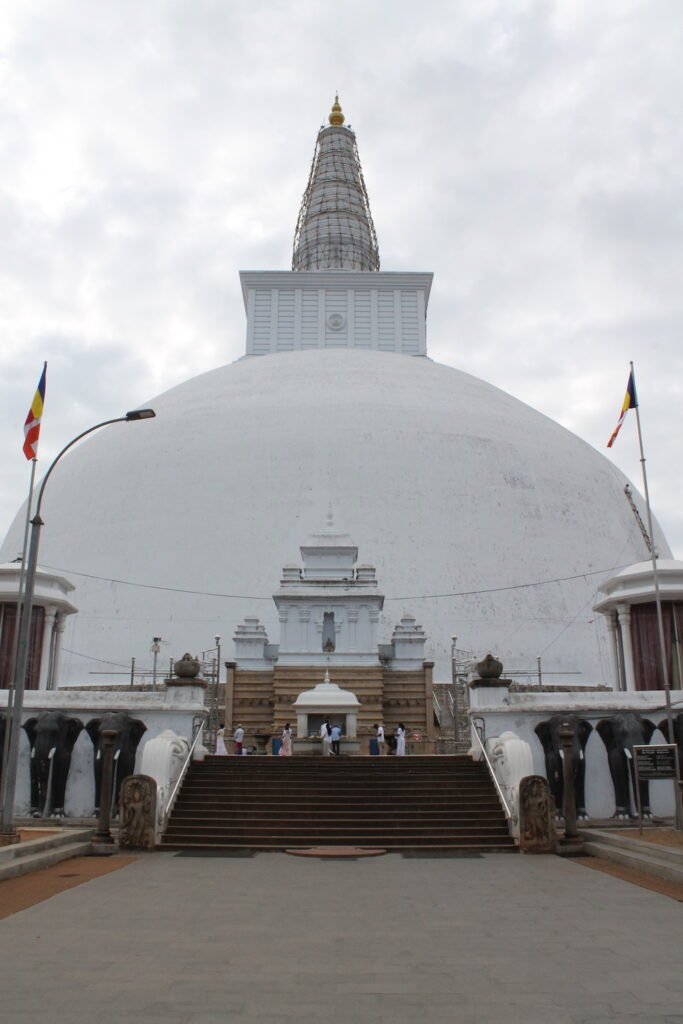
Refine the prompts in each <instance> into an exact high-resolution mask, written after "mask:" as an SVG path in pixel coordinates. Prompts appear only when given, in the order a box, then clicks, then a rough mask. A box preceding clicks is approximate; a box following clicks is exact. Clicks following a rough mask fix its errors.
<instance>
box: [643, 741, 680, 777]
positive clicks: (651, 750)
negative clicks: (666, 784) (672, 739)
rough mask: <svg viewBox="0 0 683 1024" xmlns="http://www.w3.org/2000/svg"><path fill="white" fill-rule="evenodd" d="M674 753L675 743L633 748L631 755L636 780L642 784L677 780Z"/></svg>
mask: <svg viewBox="0 0 683 1024" xmlns="http://www.w3.org/2000/svg"><path fill="white" fill-rule="evenodd" d="M676 753H677V751H676V744H675V743H661V744H652V746H647V747H646V746H640V745H636V746H634V748H633V754H634V757H635V762H636V770H637V772H638V778H639V779H641V780H642V781H643V782H646V781H647V782H652V781H653V780H654V779H676V778H678V770H677V757H676Z"/></svg>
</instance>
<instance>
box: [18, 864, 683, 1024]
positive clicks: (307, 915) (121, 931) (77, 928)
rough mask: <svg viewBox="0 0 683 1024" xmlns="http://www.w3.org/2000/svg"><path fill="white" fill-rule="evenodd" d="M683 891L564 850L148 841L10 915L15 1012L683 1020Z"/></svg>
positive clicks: (251, 1019) (163, 1017) (162, 1021)
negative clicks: (649, 884) (157, 848)
mask: <svg viewBox="0 0 683 1024" xmlns="http://www.w3.org/2000/svg"><path fill="white" fill-rule="evenodd" d="M682 946H683V904H680V903H677V902H675V901H674V900H671V899H669V898H667V897H665V896H660V895H658V894H657V893H653V892H649V891H647V890H645V889H640V888H637V887H636V886H633V885H630V884H628V883H627V882H623V881H621V880H619V879H615V878H611V877H608V876H605V875H602V874H601V873H599V872H596V871H590V870H587V869H586V868H583V867H581V866H580V865H578V864H573V863H571V862H568V861H564V860H562V859H560V858H559V857H530V856H527V857H523V856H518V855H515V854H508V855H505V854H502V855H501V854H498V855H496V854H488V855H486V856H476V855H475V856H471V857H461V858H458V857H428V856H425V857H419V856H417V857H412V856H411V857H407V856H406V857H404V856H402V855H400V854H390V855H387V856H385V857H377V858H367V859H363V860H357V861H350V860H346V861H343V860H328V861H319V860H311V859H306V858H300V857H289V856H286V855H285V854H278V853H261V854H257V855H255V856H253V857H236V856H232V857H220V856H215V855H213V856H211V855H209V856H187V855H179V854H173V853H158V854H151V855H144V856H142V857H141V858H140V859H139V860H138V861H136V862H135V863H133V864H131V865H129V866H128V867H124V868H122V869H121V870H120V871H115V872H114V873H112V874H109V875H104V876H102V877H100V878H97V879H94V880H93V881H90V882H87V883H85V884H83V885H81V886H78V887H77V888H75V889H71V890H69V891H67V892H64V893H61V894H60V895H58V896H55V897H53V898H52V899H50V900H47V901H46V902H44V903H41V904H38V905H36V906H34V907H31V908H29V909H28V910H24V911H21V912H20V913H18V914H15V915H13V916H12V917H8V918H6V919H5V920H4V921H2V922H0V1017H1V1018H2V1020H3V1022H4V1024H14V1022H29V1021H31V1022H34V1021H38V1020H42V1021H47V1022H49V1024H66V1022H69V1024H93V1022H100V1024H110V1022H111V1024H113V1022H117V1024H143V1022H144V1024H215V1022H221V1024H224V1022H228V1024H232V1022H233V1021H235V1022H236V1021H239V1022H240V1024H255V1022H256V1021H258V1022H259V1024H289V1022H294V1021H304V1022H318V1021H329V1022H331V1024H345V1022H347V1021H354V1022H355V1021H358V1022H365V1021H372V1022H384V1021H387V1022H389V1021H391V1022H392V1024H402V1022H404V1021H405V1022H410V1024H415V1022H417V1024H437V1022H438V1024H441V1022H449V1024H450V1022H452V1021H457V1022H458V1024H475V1022H476V1024H485V1022H486V1024H488V1022H496V1024H516V1022H520V1024H521V1022H524V1024H570V1022H571V1024H602V1022H607V1021H616V1020H619V1021H625V1022H627V1024H645V1022H648V1024H654V1022H657V1024H661V1022H674V1021H675V1022H677V1024H682V1022H683V973H682V972H681V967H680V957H681V948H682Z"/></svg>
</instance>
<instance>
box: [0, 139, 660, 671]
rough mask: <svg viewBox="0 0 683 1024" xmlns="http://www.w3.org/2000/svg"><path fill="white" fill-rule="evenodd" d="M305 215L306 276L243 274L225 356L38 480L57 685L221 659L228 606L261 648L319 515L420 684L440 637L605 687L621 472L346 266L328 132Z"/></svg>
mask: <svg viewBox="0 0 683 1024" xmlns="http://www.w3.org/2000/svg"><path fill="white" fill-rule="evenodd" d="M340 133H341V134H340ZM340 139H341V143H343V144H341V143H340ZM321 154H322V155H321ZM326 154H327V156H326ZM340 181H341V182H342V184H343V187H341V186H340ZM352 194H353V195H355V199H354V201H353V203H351V202H350V200H349V199H348V197H349V195H352ZM359 195H360V199H359V198H358V196H359ZM345 197H346V198H345ZM361 200H362V201H361ZM306 204H308V205H306ZM345 204H346V205H345ZM347 206H348V207H349V208H351V212H352V213H353V218H355V220H354V219H353V218H352V220H353V223H352V226H351V228H349V223H350V221H349V216H348V210H347ZM304 207H305V208H304V209H303V210H302V217H300V220H299V226H298V231H297V238H299V239H303V240H304V242H305V246H306V256H305V261H304V259H303V257H302V256H301V254H299V257H298V258H297V253H296V252H295V260H294V265H295V266H297V267H298V266H302V265H305V266H306V267H311V268H313V269H297V270H293V271H287V272H261V273H259V272H250V273H246V274H243V275H242V281H243V291H244V299H245V307H246V311H247V346H246V351H247V355H246V356H245V357H244V358H242V359H240V360H238V361H237V362H236V363H233V364H231V365H228V366H223V367H220V368H218V369H216V370H213V371H211V372H209V373H206V374H203V375H201V376H199V377H196V378H194V379H192V380H189V381H187V382H185V383H184V384H181V385H180V386H178V387H175V388H173V389H171V390H170V391H167V392H166V393H164V394H163V395H160V396H158V397H157V398H154V399H152V400H151V401H150V402H149V403H148V404H149V405H151V406H152V407H153V408H154V409H155V410H156V414H157V418H156V419H155V420H151V421H149V422H147V423H145V424H144V425H135V426H131V427H129V426H126V425H120V426H117V427H114V428H108V429H106V430H104V431H102V432H100V433H99V434H96V435H94V436H93V437H92V438H91V439H90V440H88V441H86V442H84V443H83V444H82V445H81V446H79V447H77V448H75V449H74V450H73V452H71V453H70V454H69V455H68V456H66V457H65V459H64V460H63V462H62V463H60V466H59V468H58V470H57V471H56V472H55V473H54V475H53V477H52V478H51V479H50V484H49V487H48V488H47V489H46V494H45V499H44V504H43V518H44V520H45V523H46V526H45V528H44V530H43V536H42V539H41V550H40V563H41V565H43V566H45V567H47V568H48V569H49V570H50V571H52V572H59V573H60V574H61V575H63V576H64V577H66V578H67V579H68V580H70V581H71V582H72V583H74V584H75V587H76V590H75V593H74V598H73V600H74V604H75V605H76V606H77V607H78V609H79V612H78V614H76V615H70V616H69V618H68V620H67V621H66V624H65V627H64V637H63V642H62V655H61V658H62V660H61V666H60V672H59V680H58V681H59V683H61V684H66V683H88V682H93V683H94V682H112V681H116V676H115V675H112V676H110V677H109V678H108V677H106V676H103V675H94V674H92V673H94V672H106V671H111V672H112V673H115V672H116V671H117V666H120V667H121V669H120V670H121V671H122V672H125V667H126V665H128V664H130V659H131V657H132V656H135V657H136V659H137V662H138V665H141V666H142V665H148V664H149V663H150V659H151V655H150V654H149V650H150V644H151V638H152V637H153V636H160V637H163V638H164V639H166V640H168V641H169V642H170V644H169V647H168V648H167V650H168V652H169V655H170V656H179V655H180V654H181V653H182V652H183V651H185V650H189V651H192V652H193V653H198V652H200V651H202V650H206V649H209V648H211V647H212V646H213V644H214V636H215V635H220V636H222V637H223V641H222V645H223V646H222V650H223V652H224V654H225V656H226V657H227V658H230V657H231V647H230V643H229V638H230V637H231V636H232V633H233V630H234V627H235V625H236V624H237V623H238V622H240V621H241V620H242V619H243V618H244V617H245V616H253V615H256V616H258V618H259V619H260V620H261V622H262V623H263V624H264V625H265V626H266V629H267V632H268V637H269V639H270V640H271V641H272V642H277V640H278V621H277V612H276V608H275V605H274V604H273V601H272V596H271V595H272V594H273V592H274V590H276V588H277V585H278V580H279V578H280V572H281V568H282V566H283V565H287V564H291V563H292V561H296V560H297V557H298V551H299V546H300V545H301V544H302V542H303V541H304V540H305V538H306V536H307V535H308V534H310V533H313V532H315V531H317V530H319V529H320V528H321V527H322V526H323V524H324V522H325V517H326V513H327V510H328V507H329V506H330V505H331V506H332V508H333V510H334V517H335V523H336V525H337V526H338V527H339V528H340V529H342V530H344V531H347V532H348V533H349V534H350V535H351V536H352V537H353V540H354V542H355V544H356V545H357V546H358V557H359V562H360V563H362V562H371V563H372V564H373V565H374V566H376V568H377V579H378V581H379V585H380V587H381V589H382V592H383V594H384V595H385V602H384V607H383V610H382V615H381V619H380V622H379V627H378V636H379V641H380V642H383V641H384V640H386V641H388V640H389V636H390V634H391V630H392V627H393V626H394V624H395V623H396V622H397V621H398V620H399V619H400V618H401V616H402V614H404V613H405V612H409V613H411V614H412V615H413V616H415V618H416V619H417V621H418V622H419V623H420V624H421V625H422V627H423V628H424V630H425V632H426V635H427V654H428V656H432V657H433V659H434V660H435V663H436V664H435V669H434V680H435V681H436V682H446V681H449V680H450V677H451V665H450V654H451V642H452V641H451V638H452V637H453V636H454V635H455V636H457V646H458V648H462V649H465V650H469V651H472V652H473V653H474V654H476V655H483V654H485V653H486V652H487V651H489V650H490V651H493V653H495V654H496V655H497V656H498V657H500V658H501V659H502V661H503V662H504V664H505V672H506V674H508V672H518V673H522V672H529V673H534V672H535V670H536V666H537V658H538V657H541V659H542V665H543V676H544V681H555V682H558V683H560V682H566V683H576V684H581V683H585V684H595V683H601V682H610V683H614V682H615V679H614V674H613V670H612V667H611V664H610V651H609V647H608V644H607V640H606V637H605V632H604V629H605V627H604V623H603V622H602V616H599V615H598V616H595V615H594V613H593V611H592V607H593V605H594V604H595V600H596V594H597V590H598V587H599V586H600V584H601V583H603V582H604V581H605V579H607V578H608V577H610V576H613V575H614V572H615V570H616V569H617V568H619V567H622V566H626V565H629V564H631V563H633V562H637V561H640V560H641V559H642V558H643V557H644V555H645V551H644V546H643V540H642V537H641V534H640V532H639V529H638V526H637V524H636V522H635V520H634V517H633V515H632V512H631V509H630V508H629V505H628V503H627V501H626V499H625V497H624V494H623V488H624V484H625V483H626V479H625V477H624V476H623V475H622V474H621V473H620V472H619V471H618V470H617V469H615V467H614V466H613V465H612V464H611V463H610V462H609V461H608V460H607V459H606V458H604V457H603V456H602V455H600V454H598V453H597V452H596V451H595V450H594V449H592V448H591V447H589V446H588V445H587V444H585V443H584V442H583V441H581V440H579V439H578V438H577V437H575V436H574V435H573V434H571V433H569V432H568V431H567V430H565V429H564V428H562V427H560V426H558V425H557V424H556V423H554V422H553V421H552V420H550V419H548V418H547V417H545V416H543V415H541V414H540V413H538V412H536V411H534V410H533V409H531V408H529V407H528V406H526V405H524V404H522V403H521V402H519V401H517V400H516V399H514V398H512V397H511V396H509V395H507V394H505V393H503V392H502V391H500V390H498V389H496V388H494V387H492V386H491V385H489V384H486V383H484V382H483V381H481V380H477V379H475V378H473V377H471V376H469V375H467V374H465V373H461V372H459V371H458V370H455V369H452V368H450V367H446V366H442V365H439V364H437V363H434V362H433V361H432V360H431V359H429V358H428V357H427V355H426V342H425V316H426V307H427V301H428V296H429V287H430V284H431V275H430V274H425V273H415V274H406V273H387V272H385V271H381V272H380V271H378V270H376V269H373V267H374V266H375V265H376V264H375V263H372V264H371V265H370V268H369V269H368V268H367V267H366V266H365V265H364V263H363V258H364V256H363V254H364V253H366V250H368V248H370V249H372V245H371V244H370V243H368V239H370V241H371V242H372V240H373V239H374V229H372V224H371V221H370V220H369V208H368V207H367V196H366V194H365V189H364V186H363V183H362V177H361V176H360V168H359V165H358V161H357V153H356V149H355V142H354V139H353V133H352V132H350V130H349V129H347V128H344V127H343V125H342V124H339V123H338V122H335V123H333V124H331V125H330V126H329V127H328V128H325V129H323V130H321V132H320V135H319V138H318V145H317V149H316V161H314V167H313V170H312V173H311V181H310V182H309V187H308V190H307V193H306V197H305V199H304ZM359 211H360V213H359ZM363 211H366V214H363ZM362 215H366V216H367V218H368V226H367V230H363V231H362V230H360V229H359V228H358V218H359V217H361V219H362ZM302 218H303V219H302ZM337 228H338V234H339V238H340V242H339V247H338V262H337V264H336V269H335V267H334V266H330V264H331V263H334V258H335V257H334V253H335V251H336V250H335V230H337ZM349 231H350V232H351V233H350V234H349ZM344 232H346V233H347V234H346V235H344ZM316 233H319V234H320V238H321V239H322V240H323V241H322V242H321V246H323V247H324V267H322V268H321V269H316V266H317V264H316V263H315V260H314V258H313V257H314V254H315V238H316ZM345 238H346V241H345V240H344V239H345ZM357 239H360V241H355V240H357ZM354 246H355V248H354ZM359 254H360V255H359ZM375 255H376V254H375V253H374V251H373V252H371V254H370V256H371V259H372V260H374V259H375ZM639 504H640V502H639ZM22 526H23V513H19V514H18V516H17V519H16V520H15V522H14V524H13V526H12V528H11V529H10V532H9V534H8V536H7V538H6V539H5V541H4V544H3V546H2V549H1V550H0V560H4V561H8V560H10V559H12V558H14V557H15V556H16V554H17V551H18V550H19V549H20V546H21V537H22ZM656 543H657V545H658V548H659V552H660V554H661V555H662V556H663V557H666V556H667V555H669V554H670V552H669V549H668V546H667V544H666V541H665V539H664V537H663V536H661V534H659V535H658V536H657V538H656ZM110 663H114V664H113V665H112V664H110ZM569 673H572V674H569ZM574 673H576V674H574ZM119 681H121V680H119Z"/></svg>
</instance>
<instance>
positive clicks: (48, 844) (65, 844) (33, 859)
mask: <svg viewBox="0 0 683 1024" xmlns="http://www.w3.org/2000/svg"><path fill="white" fill-rule="evenodd" d="M94 833H95V830H94V829H93V828H85V829H75V828H67V829H63V830H59V831H46V832H45V835H44V836H39V837H36V838H35V839H27V840H25V841H24V842H21V843H14V844H13V845H12V846H2V847H0V880H3V879H5V878H16V876H17V875H26V874H28V873H29V871H37V870H38V869H39V868H49V867H51V865H52V864H59V863H60V861H63V860H68V859H69V858H70V857H83V856H89V854H90V852H91V842H90V840H91V838H92V836H93V835H94Z"/></svg>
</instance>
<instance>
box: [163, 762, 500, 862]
mask: <svg viewBox="0 0 683 1024" xmlns="http://www.w3.org/2000/svg"><path fill="white" fill-rule="evenodd" d="M162 845H163V847H166V848H173V849H193V848H194V849H197V848H204V849H209V848H211V849H216V848H217V849H234V848H248V849H269V850H276V849H286V848H290V847H304V848H305V847H312V846H356V847H358V846H360V847H380V848H383V849H385V848H386V849H404V850H405V849H422V850H423V849H448V850H480V851H481V850H514V849H515V845H514V841H513V840H512V838H511V837H510V835H509V831H508V827H507V821H506V819H505V815H504V813H503V810H502V808H501V806H500V802H499V800H498V796H497V794H496V791H495V788H494V786H493V783H492V781H491V779H490V777H489V775H488V771H487V769H486V766H485V765H484V764H482V763H477V762H474V761H472V760H471V759H470V758H468V757H428V756H423V757H420V756H413V757H340V758H335V757H330V758H323V757H313V756H310V757H309V756H297V757H291V758H282V757H279V758H278V757H215V756H209V757H207V758H206V759H205V760H204V761H203V762H195V763H193V764H192V766H191V767H190V769H189V771H188V774H187V777H186V779H185V781H184V783H183V786H182V789H181V792H180V793H179V795H178V798H177V800H176V803H175V806H174V808H173V812H172V814H171V818H170V821H169V824H168V828H167V830H166V832H165V834H164V837H163V840H162Z"/></svg>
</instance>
